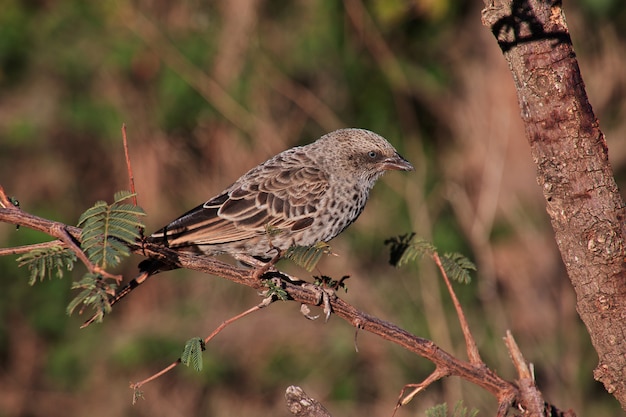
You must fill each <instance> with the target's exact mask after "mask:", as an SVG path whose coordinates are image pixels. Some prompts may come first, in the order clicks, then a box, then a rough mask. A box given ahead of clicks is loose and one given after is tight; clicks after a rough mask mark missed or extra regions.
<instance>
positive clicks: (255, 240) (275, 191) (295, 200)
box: [109, 128, 414, 304]
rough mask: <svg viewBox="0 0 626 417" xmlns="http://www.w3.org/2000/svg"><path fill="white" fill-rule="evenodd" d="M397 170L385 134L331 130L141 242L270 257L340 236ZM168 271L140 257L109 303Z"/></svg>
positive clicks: (399, 162) (404, 166)
mask: <svg viewBox="0 0 626 417" xmlns="http://www.w3.org/2000/svg"><path fill="white" fill-rule="evenodd" d="M394 170H395V171H412V170H414V168H413V165H411V163H410V162H409V161H407V160H406V159H405V158H403V157H402V156H400V154H399V153H398V152H397V151H396V149H395V148H394V147H393V146H392V145H391V144H390V143H389V142H388V141H387V140H386V139H385V138H383V137H382V136H380V135H378V134H376V133H374V132H372V131H369V130H365V129H358V128H346V129H339V130H335V131H333V132H330V133H327V134H325V135H323V136H322V137H320V138H319V139H317V140H316V141H314V142H312V143H310V144H308V145H304V146H296V147H293V148H290V149H287V150H285V151H283V152H281V153H279V154H277V155H276V156H274V157H272V158H270V159H268V160H267V161H265V162H263V163H261V164H260V165H258V166H256V167H254V168H252V169H250V170H249V171H248V172H246V173H245V174H243V175H242V176H241V177H240V178H239V179H238V180H236V181H235V182H234V183H233V184H232V185H230V186H228V187H227V188H226V189H224V190H223V191H222V192H220V193H218V194H217V195H216V196H214V197H212V198H210V199H209V200H207V201H206V202H204V203H202V204H200V205H198V206H197V207H195V208H193V209H191V210H190V211H188V212H186V213H185V214H183V215H181V216H180V217H178V218H176V219H175V220H173V221H172V222H170V223H169V224H167V225H166V226H165V227H163V228H161V229H159V230H157V231H156V232H154V233H153V234H152V235H150V236H149V237H147V239H146V240H147V242H149V243H153V244H160V245H163V246H166V247H168V248H170V249H173V250H175V251H185V252H193V253H197V254H202V255H208V256H216V255H220V254H227V255H231V256H236V255H244V256H248V257H254V258H257V259H260V260H263V261H268V260H269V259H271V258H272V257H273V256H274V255H275V253H276V252H278V253H279V254H280V253H281V252H284V251H286V250H287V249H289V248H290V247H292V246H296V245H297V246H311V245H314V244H316V243H319V242H328V241H329V240H331V239H333V238H334V237H336V236H337V235H339V234H340V233H341V232H342V231H344V230H345V229H346V228H347V227H348V226H349V225H350V224H352V223H353V222H354V221H355V220H356V219H357V218H358V217H359V215H360V214H361V212H362V211H363V209H364V208H365V205H366V202H367V200H368V198H369V194H370V191H371V189H372V187H373V186H374V184H375V183H376V181H377V180H378V179H379V178H380V177H381V176H382V175H383V174H384V173H385V172H386V171H394ZM166 269H171V268H168V266H167V265H164V264H163V263H162V262H160V261H159V260H156V259H148V260H146V261H144V262H142V263H141V264H140V270H141V272H143V274H141V275H140V276H139V277H137V278H135V280H133V281H131V282H130V283H129V284H128V285H127V286H126V287H124V288H122V289H120V290H119V291H118V292H117V294H116V295H115V296H113V298H112V299H111V300H110V301H109V302H110V304H114V303H116V302H117V301H119V300H120V299H121V298H122V297H124V296H125V295H126V294H127V293H128V292H130V291H131V290H132V289H134V288H135V287H137V286H138V285H139V284H141V283H142V282H143V281H145V279H147V278H148V277H149V276H150V275H154V274H156V273H158V272H161V270H166Z"/></svg>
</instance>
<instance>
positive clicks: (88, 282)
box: [66, 272, 116, 322]
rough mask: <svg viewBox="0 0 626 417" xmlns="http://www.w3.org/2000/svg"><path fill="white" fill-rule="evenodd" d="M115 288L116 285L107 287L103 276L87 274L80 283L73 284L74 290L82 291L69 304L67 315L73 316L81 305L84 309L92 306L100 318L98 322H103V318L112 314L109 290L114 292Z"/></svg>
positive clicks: (108, 284)
mask: <svg viewBox="0 0 626 417" xmlns="http://www.w3.org/2000/svg"><path fill="white" fill-rule="evenodd" d="M115 288H116V285H115V284H112V283H107V284H106V285H105V281H104V279H103V277H102V276H101V275H99V274H93V273H91V272H88V273H86V274H85V275H84V276H83V278H82V279H81V280H80V281H78V282H75V283H73V284H72V289H73V290H76V289H80V290H82V291H81V292H79V293H78V295H76V297H74V299H73V300H72V301H70V303H69V304H68V306H67V309H66V312H67V314H68V315H72V313H73V312H74V310H75V309H76V307H78V306H80V305H82V306H83V307H87V306H91V307H93V309H94V310H95V311H96V314H97V316H98V318H97V319H96V321H97V322H101V321H102V317H104V315H105V314H108V313H110V312H111V303H110V301H109V293H108V292H107V290H108V291H114V290H115Z"/></svg>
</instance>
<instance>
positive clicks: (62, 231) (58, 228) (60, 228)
mask: <svg viewBox="0 0 626 417" xmlns="http://www.w3.org/2000/svg"><path fill="white" fill-rule="evenodd" d="M52 228H53V230H54V231H55V232H56V233H55V235H56V236H58V237H59V239H60V240H61V241H62V242H63V243H64V244H65V246H67V247H68V248H70V249H71V250H72V251H73V252H74V253H75V254H76V256H77V257H78V259H80V260H81V262H82V263H83V264H85V266H86V267H87V269H88V270H89V272H91V273H92V274H98V275H102V276H103V277H106V278H110V279H113V280H115V282H116V283H118V284H119V283H120V282H121V281H122V279H123V278H124V277H122V276H121V275H113V274H111V273H109V272H107V271H105V270H104V269H103V268H101V267H99V266H98V265H95V264H93V263H92V262H91V261H90V260H89V258H88V257H87V255H86V254H85V252H83V250H82V249H81V248H80V247H79V246H78V245H77V244H76V241H75V240H74V238H73V237H72V236H71V235H70V234H69V233H68V232H67V230H66V226H65V225H62V224H61V223H56V224H55V225H54V226H52Z"/></svg>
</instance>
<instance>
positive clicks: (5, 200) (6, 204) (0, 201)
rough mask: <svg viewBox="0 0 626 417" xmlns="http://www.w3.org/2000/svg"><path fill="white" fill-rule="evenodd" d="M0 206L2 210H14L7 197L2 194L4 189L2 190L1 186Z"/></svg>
mask: <svg viewBox="0 0 626 417" xmlns="http://www.w3.org/2000/svg"><path fill="white" fill-rule="evenodd" d="M0 205H2V208H6V209H8V208H16V207H15V205H13V203H12V202H11V200H10V199H9V197H8V196H7V195H6V193H5V192H4V188H2V186H1V185H0Z"/></svg>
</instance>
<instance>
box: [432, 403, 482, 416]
mask: <svg viewBox="0 0 626 417" xmlns="http://www.w3.org/2000/svg"><path fill="white" fill-rule="evenodd" d="M425 413H426V417H448V404H446V403H443V404H437V405H435V406H433V407H430V408H427V409H426V411H425ZM476 414H478V410H477V409H475V408H474V409H472V410H471V411H470V410H468V409H467V407H465V406H464V405H463V400H459V401H457V403H456V404H455V406H454V410H453V411H452V415H451V417H476Z"/></svg>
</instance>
